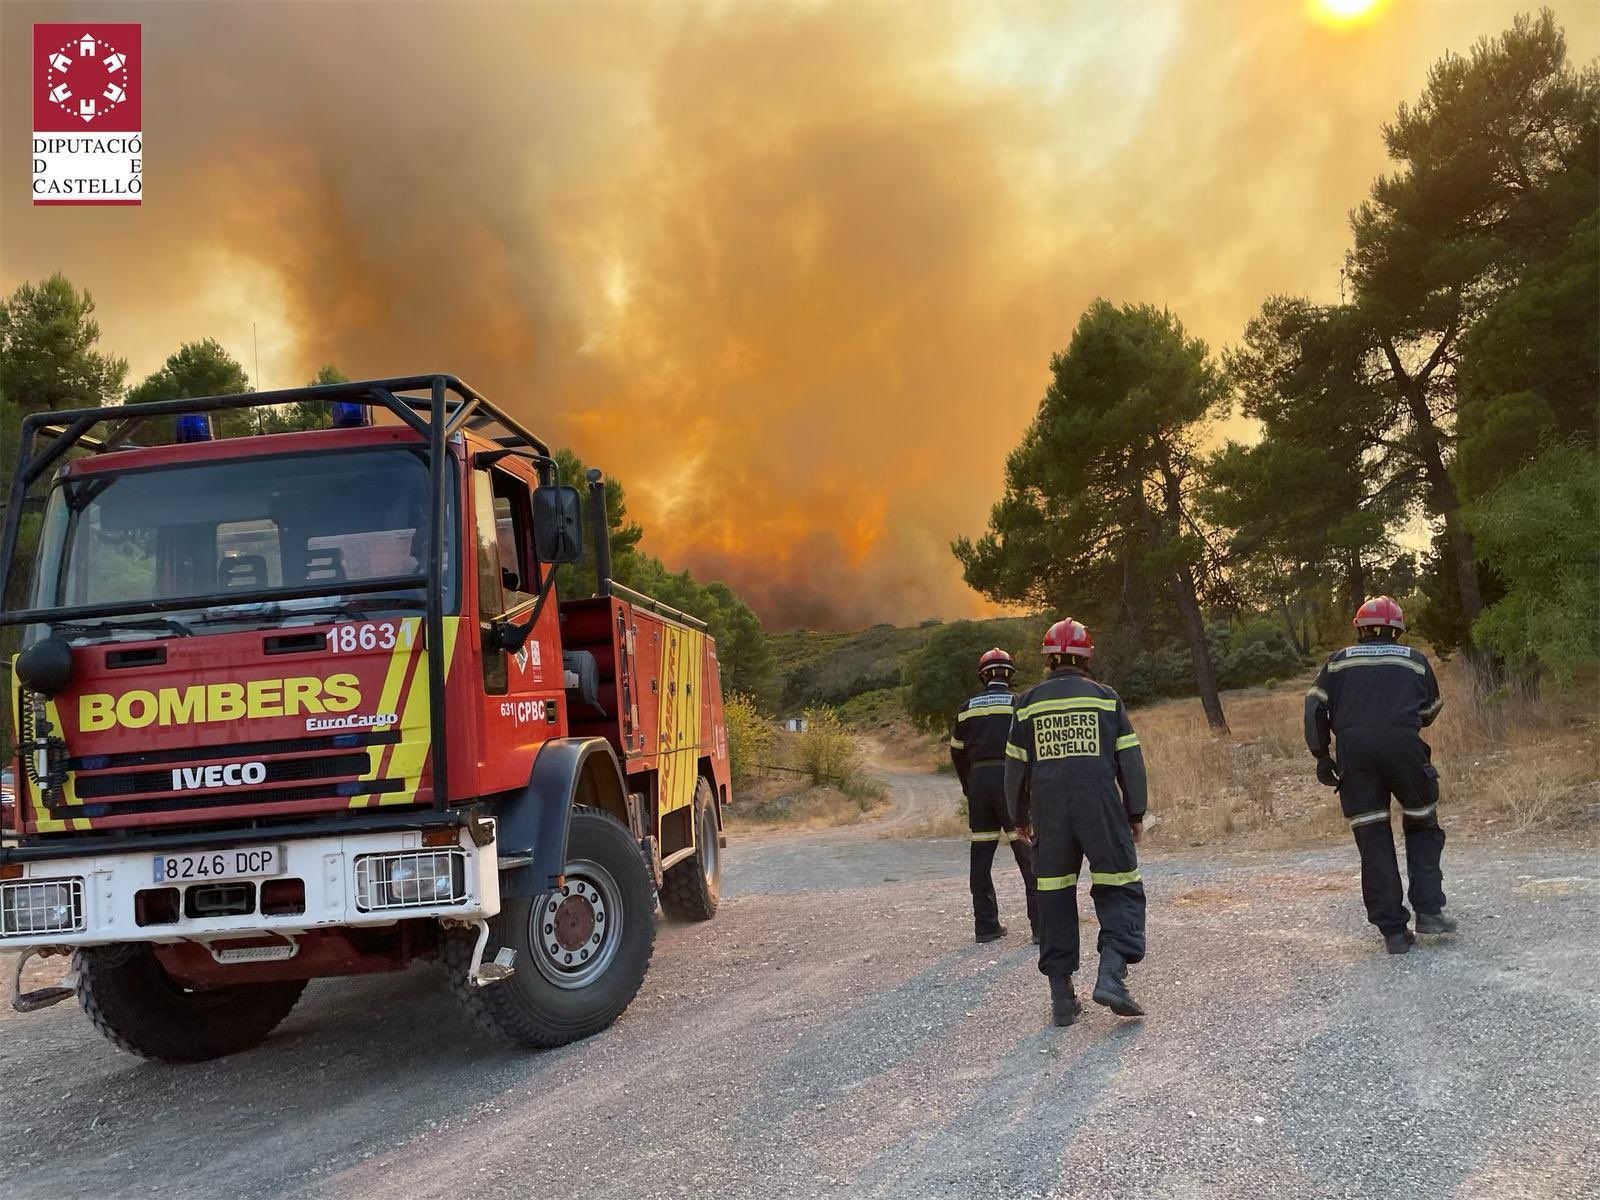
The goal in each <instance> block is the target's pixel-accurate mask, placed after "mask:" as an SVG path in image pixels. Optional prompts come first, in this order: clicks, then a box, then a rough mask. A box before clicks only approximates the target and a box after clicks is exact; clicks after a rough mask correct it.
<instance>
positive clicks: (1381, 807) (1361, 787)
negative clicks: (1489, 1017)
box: [1306, 596, 1456, 954]
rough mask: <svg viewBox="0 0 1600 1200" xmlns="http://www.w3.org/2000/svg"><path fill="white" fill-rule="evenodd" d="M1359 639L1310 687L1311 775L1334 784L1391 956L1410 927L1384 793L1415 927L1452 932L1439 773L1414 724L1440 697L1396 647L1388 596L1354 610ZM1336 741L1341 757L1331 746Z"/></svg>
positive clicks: (1400, 625)
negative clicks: (1400, 840) (1402, 848)
mask: <svg viewBox="0 0 1600 1200" xmlns="http://www.w3.org/2000/svg"><path fill="white" fill-rule="evenodd" d="M1355 627H1356V644H1355V645H1354V646H1346V647H1345V648H1344V649H1343V650H1336V651H1334V653H1333V654H1332V655H1330V656H1329V658H1328V661H1327V662H1325V663H1323V664H1322V670H1321V671H1319V672H1317V681H1316V682H1315V683H1314V684H1312V686H1311V690H1310V691H1309V692H1307V693H1306V745H1307V746H1309V747H1310V748H1311V753H1312V754H1313V755H1315V756H1316V760H1317V781H1318V782H1319V783H1323V784H1326V785H1327V786H1328V787H1333V788H1338V789H1339V806H1340V808H1341V809H1342V810H1343V811H1344V815H1345V819H1346V820H1348V821H1349V822H1350V829H1351V831H1352V832H1353V833H1354V834H1355V839H1356V849H1357V850H1358V851H1359V852H1360V854H1361V896H1362V899H1364V900H1365V901H1366V905H1367V920H1368V921H1370V922H1372V924H1374V925H1376V926H1377V927H1378V930H1379V932H1380V933H1382V934H1383V942H1384V945H1385V947H1386V948H1387V949H1388V951H1389V953H1390V954H1404V953H1405V952H1406V951H1408V950H1409V949H1411V945H1412V943H1414V942H1415V941H1416V940H1417V939H1416V934H1414V933H1412V932H1411V929H1410V928H1409V927H1408V924H1407V921H1408V917H1409V914H1408V913H1407V912H1406V907H1405V905H1404V904H1403V903H1402V902H1401V892H1400V868H1399V867H1398V865H1396V863H1395V857H1394V832H1393V830H1391V829H1390V827H1389V798H1390V797H1391V796H1393V797H1394V798H1395V800H1397V801H1398V802H1399V804H1400V824H1401V827H1402V828H1403V829H1404V830H1405V835H1406V873H1407V874H1408V875H1409V876H1410V878H1411V907H1412V908H1414V909H1416V913H1417V930H1416V932H1417V933H1454V932H1455V928H1456V923H1455V922H1454V921H1453V920H1451V919H1450V918H1449V917H1447V916H1445V915H1444V875H1443V873H1442V872H1441V871H1440V869H1439V858H1440V855H1441V854H1442V853H1443V852H1444V830H1443V829H1441V828H1440V827H1439V813H1438V807H1439V772H1438V771H1437V770H1435V769H1434V766H1433V763H1432V762H1431V761H1429V760H1430V758H1431V752H1430V751H1429V749H1428V744H1427V743H1426V742H1424V741H1423V740H1422V735H1421V733H1420V730H1422V729H1423V728H1424V727H1426V726H1428V725H1431V724H1433V721H1434V718H1435V717H1437V716H1438V715H1439V710H1440V709H1441V708H1443V707H1444V700H1443V699H1442V698H1441V697H1440V695H1439V681H1438V680H1437V679H1436V678H1435V677H1434V674H1433V667H1432V665H1430V664H1429V662H1428V660H1427V659H1426V658H1424V657H1423V656H1422V655H1421V654H1419V653H1418V652H1417V651H1415V650H1413V649H1412V648H1411V647H1409V646H1402V645H1400V642H1399V638H1400V635H1401V634H1402V633H1404V632H1405V628H1406V620H1405V614H1404V613H1402V612H1401V611H1400V606H1399V605H1398V604H1396V603H1395V602H1394V601H1393V600H1391V599H1390V598H1389V597H1388V596H1378V597H1376V598H1375V599H1372V600H1368V601H1367V602H1366V603H1365V604H1363V605H1362V606H1361V608H1360V610H1359V611H1358V612H1357V613H1356V616H1355ZM1330 734H1331V735H1332V736H1333V737H1334V738H1337V739H1338V747H1337V749H1338V755H1339V758H1338V762H1337V764H1335V762H1334V759H1333V758H1332V757H1331V756H1330V755H1329V753H1328V741H1329V736H1330Z"/></svg>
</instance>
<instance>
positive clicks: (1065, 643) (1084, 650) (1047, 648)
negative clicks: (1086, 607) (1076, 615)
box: [1039, 617, 1094, 658]
mask: <svg viewBox="0 0 1600 1200" xmlns="http://www.w3.org/2000/svg"><path fill="white" fill-rule="evenodd" d="M1039 650H1040V651H1041V653H1044V654H1075V655H1077V656H1078V657H1079V658H1093V657H1094V639H1093V638H1092V637H1090V636H1089V631H1088V630H1087V629H1085V628H1084V627H1083V625H1082V624H1081V623H1080V622H1078V621H1074V620H1073V619H1072V618H1071V617H1068V618H1067V619H1066V620H1065V621H1057V622H1056V623H1055V624H1054V625H1052V626H1050V632H1049V633H1047V634H1045V635H1044V645H1042V646H1040V647H1039Z"/></svg>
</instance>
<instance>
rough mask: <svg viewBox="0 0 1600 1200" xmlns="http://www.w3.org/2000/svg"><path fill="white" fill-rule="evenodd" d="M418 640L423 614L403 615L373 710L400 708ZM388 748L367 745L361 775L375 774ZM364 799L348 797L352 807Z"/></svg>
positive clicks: (419, 644) (368, 777) (358, 806)
mask: <svg viewBox="0 0 1600 1200" xmlns="http://www.w3.org/2000/svg"><path fill="white" fill-rule="evenodd" d="M421 644H422V618H421V617H404V618H402V619H401V621H400V630H399V635H398V636H397V637H396V638H395V643H394V649H392V650H390V651H389V669H388V671H387V672H386V673H385V674H384V677H383V693H382V694H381V695H380V696H379V697H378V707H377V709H376V710H374V711H376V712H381V713H386V712H398V711H399V710H398V709H397V708H396V707H395V706H396V705H397V704H399V702H400V685H401V684H403V683H404V682H405V680H406V669H407V667H408V666H409V665H410V663H411V659H412V658H413V657H414V656H415V655H417V654H418V653H419V647H420V646H421ZM401 736H404V735H403V734H402V735H401ZM387 749H388V747H387V746H368V747H367V773H366V774H365V775H363V776H362V778H363V779H376V778H377V777H378V768H379V767H380V766H381V765H382V763H383V752H384V751H385V750H387ZM366 803H367V798H366V797H365V796H363V795H356V796H352V797H350V807H351V808H363V807H365V806H366Z"/></svg>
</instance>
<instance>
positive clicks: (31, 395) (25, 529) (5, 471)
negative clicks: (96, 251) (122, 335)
mask: <svg viewBox="0 0 1600 1200" xmlns="http://www.w3.org/2000/svg"><path fill="white" fill-rule="evenodd" d="M94 311H95V306H94V297H93V296H91V295H90V294H89V293H88V292H87V291H79V290H78V289H77V288H75V287H73V286H72V284H71V283H70V282H69V281H68V280H67V278H66V276H64V275H62V274H61V273H59V272H57V273H56V274H54V275H52V276H50V277H49V278H48V279H46V280H44V281H43V282H41V283H24V284H22V285H21V286H20V287H18V288H17V290H16V291H14V292H12V293H11V295H9V296H7V297H6V298H5V300H3V301H0V489H4V490H3V492H0V494H6V493H9V491H10V486H11V477H12V475H13V474H14V472H15V470H16V465H17V454H18V440H19V437H20V434H21V431H22V419H23V417H25V416H27V415H28V414H30V413H36V412H49V411H53V410H57V409H64V408H97V407H101V406H103V405H107V404H115V403H116V400H117V394H118V393H119V392H120V391H121V390H122V381H123V379H124V378H125V377H126V375H127V373H128V364H127V363H126V362H125V361H124V360H122V359H120V358H115V357H113V356H111V355H109V354H104V353H102V352H101V351H100V350H98V349H97V348H96V347H97V346H98V343H99V341H100V324H99V322H98V321H96V320H95V319H94ZM39 486H41V485H39V484H36V485H35V490H34V495H35V496H37V495H38V494H39V491H38V489H39ZM3 513H4V505H3V504H0V515H3ZM38 533H39V514H38V513H37V512H36V511H32V510H31V508H30V509H25V510H24V511H23V514H22V517H21V519H20V521H19V524H18V530H17V535H18V536H17V553H16V560H15V561H16V562H17V563H18V564H23V563H27V562H30V561H31V560H32V558H33V550H34V547H35V545H36V544H37V542H38ZM28 574H29V573H28V571H27V570H25V569H19V570H17V571H15V572H13V576H14V578H13V580H12V583H11V586H10V587H9V588H8V589H7V594H6V595H4V596H0V604H4V605H5V606H6V607H21V605H22V602H23V595H24V589H25V588H26V586H27V582H28ZM20 636H21V630H19V629H17V628H16V627H14V626H13V627H9V628H7V629H5V630H3V631H0V658H3V659H4V660H5V661H6V662H10V661H11V656H12V655H13V654H14V653H16V651H17V649H18V648H19V646H20ZM6 695H7V701H6V703H7V704H9V702H10V701H9V696H10V689H9V688H7V689H6ZM10 743H11V721H10V720H9V719H8V718H5V717H0V754H8V753H9V752H10V750H9V747H10Z"/></svg>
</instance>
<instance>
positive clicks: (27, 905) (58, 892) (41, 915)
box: [0, 879, 83, 937]
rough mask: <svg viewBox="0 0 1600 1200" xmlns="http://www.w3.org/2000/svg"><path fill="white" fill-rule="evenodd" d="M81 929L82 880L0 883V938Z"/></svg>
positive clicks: (68, 931) (69, 931)
mask: <svg viewBox="0 0 1600 1200" xmlns="http://www.w3.org/2000/svg"><path fill="white" fill-rule="evenodd" d="M82 929H83V880H81V879H40V880H30V881H28V882H26V883H7V884H0V937H21V936H23V935H25V934H39V933H77V932H79V931H80V930H82Z"/></svg>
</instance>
